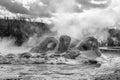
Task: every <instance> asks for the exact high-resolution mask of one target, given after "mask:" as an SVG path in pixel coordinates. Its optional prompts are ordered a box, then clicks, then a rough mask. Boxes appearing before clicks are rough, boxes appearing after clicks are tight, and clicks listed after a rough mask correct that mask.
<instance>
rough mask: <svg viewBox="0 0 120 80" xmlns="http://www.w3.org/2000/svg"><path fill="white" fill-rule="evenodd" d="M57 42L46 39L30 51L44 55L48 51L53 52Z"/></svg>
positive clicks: (50, 38) (49, 38)
mask: <svg viewBox="0 0 120 80" xmlns="http://www.w3.org/2000/svg"><path fill="white" fill-rule="evenodd" d="M57 43H58V41H57V40H56V39H55V38H54V37H47V38H46V39H45V40H44V41H42V42H41V43H40V45H39V46H37V47H35V48H33V49H31V52H36V53H40V52H41V53H44V52H46V51H49V50H54V49H55V48H56V46H57Z"/></svg>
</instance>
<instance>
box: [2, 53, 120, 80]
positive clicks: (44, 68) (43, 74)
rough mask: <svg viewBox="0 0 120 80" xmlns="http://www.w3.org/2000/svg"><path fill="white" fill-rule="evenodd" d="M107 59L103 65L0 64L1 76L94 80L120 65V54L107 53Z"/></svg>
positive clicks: (46, 79)
mask: <svg viewBox="0 0 120 80" xmlns="http://www.w3.org/2000/svg"><path fill="white" fill-rule="evenodd" d="M105 55H106V56H107V61H103V63H102V65H101V66H97V65H88V64H79V65H50V64H40V65H14V66H13V65H0V75H1V76H0V79H1V78H18V77H22V78H24V80H86V79H88V80H94V77H96V76H98V75H101V74H105V73H106V74H107V73H112V72H113V71H114V70H115V69H117V68H119V67H120V54H109V53H105Z"/></svg>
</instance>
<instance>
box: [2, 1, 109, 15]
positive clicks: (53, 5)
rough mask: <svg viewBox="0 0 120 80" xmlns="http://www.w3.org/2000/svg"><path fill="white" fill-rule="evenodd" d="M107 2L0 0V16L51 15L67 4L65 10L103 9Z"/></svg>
mask: <svg viewBox="0 0 120 80" xmlns="http://www.w3.org/2000/svg"><path fill="white" fill-rule="evenodd" d="M67 1H68V2H67ZM70 1H71V2H70ZM109 4H110V0H0V16H14V15H16V14H19V15H23V14H24V15H30V16H33V17H36V16H37V17H51V16H52V14H53V13H56V12H57V10H58V9H59V10H60V9H62V8H63V7H67V6H68V5H71V7H69V9H68V8H64V11H65V12H80V13H81V12H82V11H84V10H89V9H92V8H98V9H104V8H106V7H108V6H109ZM62 10H63V9H62Z"/></svg>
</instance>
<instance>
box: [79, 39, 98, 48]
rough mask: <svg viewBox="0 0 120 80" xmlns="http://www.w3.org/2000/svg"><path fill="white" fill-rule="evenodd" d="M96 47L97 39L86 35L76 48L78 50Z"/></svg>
mask: <svg viewBox="0 0 120 80" xmlns="http://www.w3.org/2000/svg"><path fill="white" fill-rule="evenodd" d="M98 47H99V43H98V40H97V39H96V38H94V37H88V38H86V39H85V40H84V41H82V42H81V43H80V45H79V46H78V47H77V48H78V49H79V50H95V49H98Z"/></svg>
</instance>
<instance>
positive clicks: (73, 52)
mask: <svg viewBox="0 0 120 80" xmlns="http://www.w3.org/2000/svg"><path fill="white" fill-rule="evenodd" d="M79 55H80V51H79V50H77V49H74V50H70V51H68V52H67V53H66V54H64V55H63V57H65V58H67V59H76V57H78V56H79Z"/></svg>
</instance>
